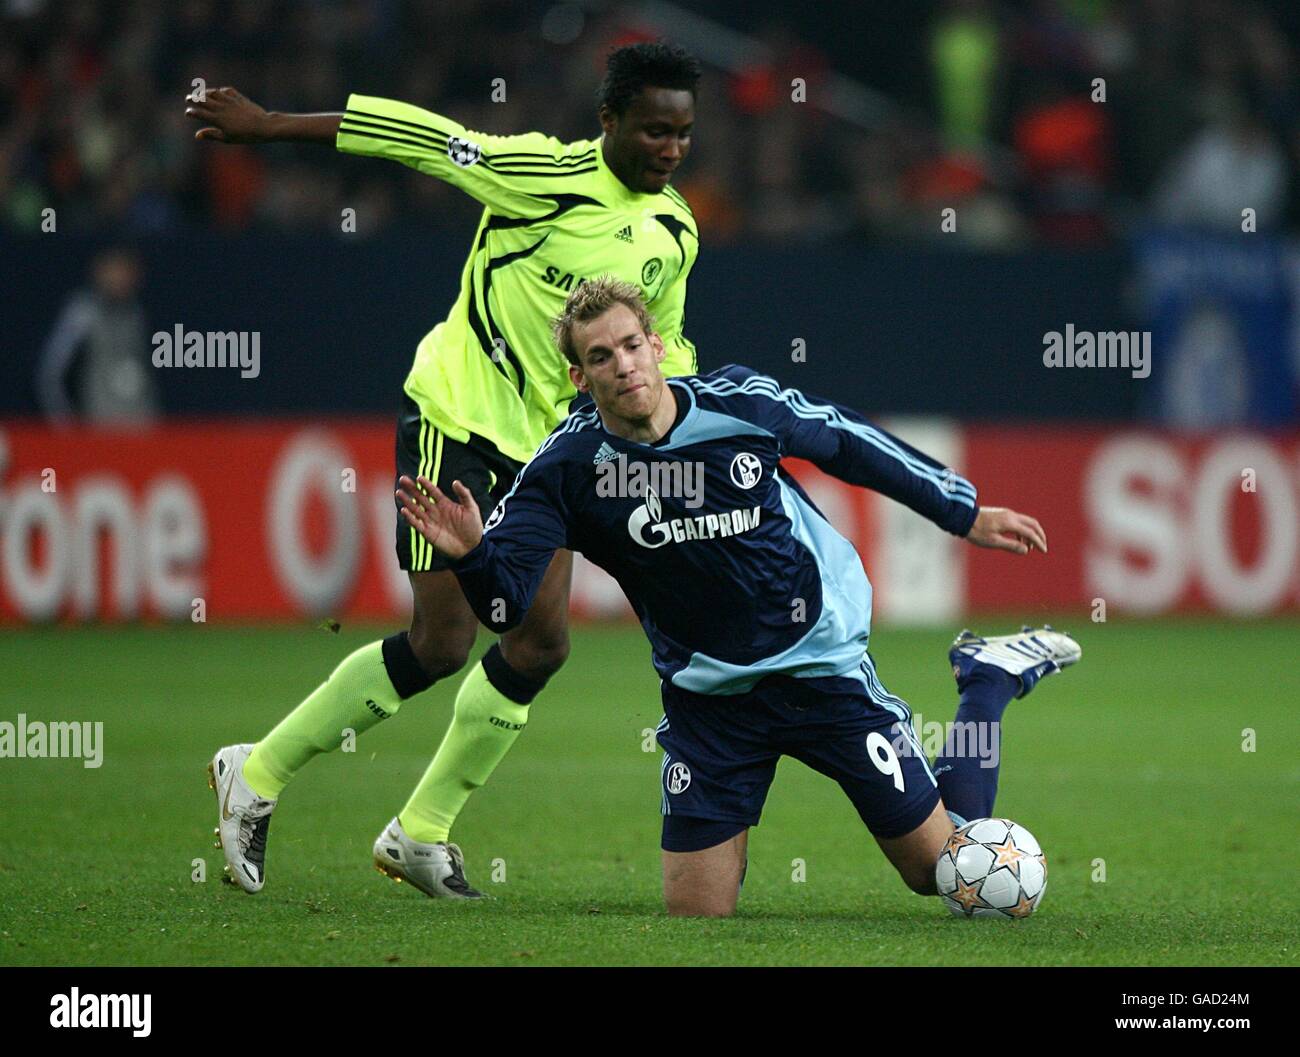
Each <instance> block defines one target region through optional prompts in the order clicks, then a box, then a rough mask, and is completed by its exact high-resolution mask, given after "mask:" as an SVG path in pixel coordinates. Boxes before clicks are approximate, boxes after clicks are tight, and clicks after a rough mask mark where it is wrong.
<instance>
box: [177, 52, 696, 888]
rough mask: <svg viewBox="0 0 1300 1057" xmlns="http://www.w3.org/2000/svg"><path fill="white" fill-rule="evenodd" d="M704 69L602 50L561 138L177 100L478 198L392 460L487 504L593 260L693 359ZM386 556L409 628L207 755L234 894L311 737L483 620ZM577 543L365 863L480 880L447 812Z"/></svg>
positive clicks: (311, 747) (422, 683)
mask: <svg viewBox="0 0 1300 1057" xmlns="http://www.w3.org/2000/svg"><path fill="white" fill-rule="evenodd" d="M698 81H699V66H698V64H697V63H696V61H695V60H694V59H693V58H692V57H691V56H689V55H687V54H686V53H685V52H683V51H681V50H680V49H677V48H672V47H669V46H667V45H665V44H662V43H654V44H635V45H631V46H629V47H624V48H620V49H618V50H617V51H614V52H612V53H611V54H610V56H609V59H608V62H607V70H606V76H605V80H604V82H603V84H602V86H601V90H600V97H599V98H600V105H599V111H598V113H599V118H600V124H601V129H602V132H603V135H602V136H601V137H600V138H599V139H594V140H579V141H576V142H572V143H562V142H560V141H559V140H557V139H555V138H553V137H550V136H546V135H543V134H541V133H537V132H530V133H525V134H523V135H514V136H494V135H486V134H484V133H480V132H472V131H470V130H468V129H466V128H464V127H462V126H461V125H459V124H457V123H456V122H455V121H453V120H451V119H449V118H447V117H444V116H442V115H440V114H435V113H431V112H429V111H428V110H423V109H421V108H420V107H417V106H412V105H410V104H408V103H402V102H395V101H393V100H388V99H379V98H374V97H370V96H363V95H352V96H350V97H349V99H348V104H347V110H346V111H345V112H344V113H341V114H337V113H335V114H279V113H273V112H270V113H269V112H267V111H265V110H263V109H262V108H261V107H260V106H258V105H257V104H256V103H253V102H252V101H250V100H248V99H246V98H245V97H244V96H242V95H240V93H239V92H237V91H235V90H234V89H233V88H218V89H216V90H213V91H209V92H207V93H206V97H205V98H203V99H201V100H200V99H196V98H190V99H188V100H187V102H188V106H187V109H186V113H187V114H188V115H189V116H191V117H193V118H195V119H196V120H198V121H200V122H202V123H203V125H204V127H203V128H201V129H199V130H198V132H197V133H196V138H197V139H200V140H213V141H216V142H221V143H271V142H282V141H298V142H316V143H329V144H333V145H335V146H336V147H337V149H338V150H340V151H344V152H346V153H349V154H364V155H369V156H372V157H380V158H390V159H392V160H394V161H399V162H402V163H403V164H405V165H409V166H411V167H412V168H414V169H417V170H419V171H420V172H423V173H426V174H428V175H430V176H434V177H437V178H439V179H442V180H446V181H447V182H448V183H450V184H452V185H454V186H455V187H458V188H460V189H461V190H463V191H465V192H466V193H467V194H470V195H472V196H473V197H474V198H476V199H478V200H479V201H480V202H482V203H483V206H484V209H483V216H482V219H481V220H480V221H479V226H478V231H477V232H476V233H475V236H474V241H473V245H472V248H471V251H470V255H469V259H468V260H467V261H466V262H465V269H464V272H463V273H462V275H461V287H460V295H459V296H458V297H457V298H456V303H455V304H454V305H453V306H452V309H451V312H450V314H449V315H448V316H447V318H446V319H445V320H443V321H442V322H441V323H439V324H438V325H437V326H436V327H434V328H433V330H431V331H430V332H429V333H428V334H427V335H425V337H424V339H423V340H422V341H421V342H420V344H419V346H418V348H417V349H416V354H415V363H414V364H413V366H412V367H411V371H410V374H409V375H408V376H407V379H406V383H405V385H404V387H403V388H404V395H403V409H402V413H401V415H400V417H399V421H398V429H397V475H398V476H399V477H400V476H403V475H405V476H407V477H411V478H414V477H416V476H420V475H423V476H424V477H426V478H428V479H429V480H431V481H434V482H435V483H437V484H438V485H439V487H441V488H443V489H444V490H445V491H447V492H448V493H450V491H451V482H452V481H453V480H457V479H458V480H460V481H462V482H463V483H464V484H465V485H466V486H467V487H469V488H470V490H471V491H472V493H473V495H474V498H475V501H476V502H477V503H478V506H479V509H480V510H481V511H482V514H483V516H484V517H485V518H489V517H490V515H491V513H492V510H493V508H494V507H495V506H496V504H497V502H498V501H499V500H500V498H501V496H502V495H503V494H504V493H505V492H506V491H507V490H509V488H510V486H511V484H512V483H513V481H514V478H515V475H516V474H517V473H518V472H519V470H520V469H521V468H522V466H523V464H524V463H525V462H527V461H528V460H529V459H530V458H531V457H532V454H533V452H534V451H535V450H536V449H537V447H538V445H539V444H540V443H541V442H542V440H544V439H545V437H546V436H547V434H549V433H550V431H551V430H552V429H553V428H554V427H555V426H556V425H557V424H558V423H559V421H560V420H561V419H563V418H564V417H565V416H566V415H567V413H568V407H569V403H570V401H571V400H572V399H573V397H574V396H575V390H574V388H573V384H572V382H571V381H570V379H569V373H568V364H567V363H566V361H565V359H564V357H563V356H561V355H560V354H559V352H558V351H557V350H556V348H555V346H554V344H553V342H552V340H551V332H550V321H551V319H552V318H554V317H555V316H557V315H559V313H560V312H561V311H562V309H563V307H564V302H565V298H566V297H567V296H568V294H569V293H570V292H571V291H572V290H573V289H574V288H575V286H577V285H578V284H580V283H581V282H583V281H584V279H586V278H590V277H595V276H597V275H603V274H610V275H614V276H617V277H618V278H621V279H625V280H627V281H629V282H633V283H635V284H637V286H639V287H640V288H641V290H642V291H644V294H645V298H646V302H647V305H648V307H649V309H650V311H651V312H652V313H653V314H654V317H655V320H656V323H657V330H658V331H659V333H660V334H661V335H662V337H663V340H664V343H665V345H666V347H667V350H668V351H667V359H666V360H665V363H664V371H665V373H666V374H693V373H695V371H696V369H697V364H696V362H695V349H694V347H693V346H692V345H691V343H690V342H689V341H687V340H686V339H685V337H683V336H682V323H683V318H684V313H685V304H686V281H687V277H688V276H689V274H690V271H691V266H692V265H693V264H694V263H695V257H696V254H697V252H698V248H699V236H698V233H697V229H696V225H695V220H694V218H693V217H692V215H691V211H690V207H689V206H688V205H687V204H686V201H685V199H683V198H682V196H681V195H680V194H678V193H677V191H676V190H674V189H673V188H672V187H671V186H669V182H670V180H671V179H672V176H673V173H674V171H675V170H676V168H677V166H678V165H679V164H681V162H682V161H683V160H684V159H685V157H686V154H687V153H688V151H689V150H690V144H691V133H692V128H693V124H694V120H695V113H694V111H695V93H696V87H697V84H698ZM396 520H397V554H398V559H399V561H400V563H401V566H402V568H403V569H405V570H407V572H408V574H409V576H410V581H411V590H412V594H413V596H414V611H413V615H412V620H411V626H410V629H409V630H408V631H402V632H400V633H398V634H396V635H392V636H389V637H388V638H386V639H383V640H382V641H377V642H372V643H370V644H369V645H368V646H363V647H362V648H361V649H359V650H357V651H356V652H355V653H353V654H351V655H350V656H348V657H347V658H345V659H344V660H343V662H342V663H341V664H340V665H339V666H338V667H337V668H336V669H335V670H334V672H333V674H332V675H331V676H330V677H329V678H328V679H327V680H326V681H325V682H324V683H322V684H321V685H320V686H319V687H318V688H317V689H316V690H315V691H314V692H313V693H312V694H311V695H310V696H309V697H307V699H306V700H304V701H303V702H302V703H301V704H300V705H299V706H298V707H297V708H296V709H294V711H293V712H291V713H290V714H289V715H288V716H286V717H285V718H284V719H283V720H282V721H281V722H280V723H279V725H278V726H276V727H275V729H273V730H272V731H271V732H270V733H269V734H267V735H266V736H265V737H264V738H263V739H262V740H261V741H260V742H258V743H256V744H255V745H252V744H245V745H230V746H227V747H225V748H223V749H221V750H220V751H219V752H218V753H217V754H216V756H215V757H214V758H213V760H212V763H211V765H210V782H211V784H212V785H213V787H214V788H215V789H216V792H217V800H218V804H219V807H220V811H219V821H218V834H219V836H220V838H221V844H222V848H223V850H224V851H225V856H226V862H227V869H228V872H229V873H230V875H231V876H232V877H233V879H234V880H235V881H236V882H237V883H238V884H239V885H240V886H241V887H242V888H243V889H244V890H245V891H247V892H257V891H259V890H260V889H261V887H262V885H263V883H264V881H265V854H266V838H267V830H268V825H269V821H270V816H271V811H272V810H273V809H274V807H275V804H276V800H277V798H278V797H279V796H280V793H281V790H283V788H284V787H285V785H287V784H288V782H289V781H290V779H292V778H293V776H294V775H295V774H296V773H297V772H298V771H299V770H300V769H301V768H302V767H303V766H304V765H305V764H306V763H307V761H308V760H310V759H311V758H312V757H313V756H315V755H317V754H319V753H322V752H329V751H331V750H333V749H335V748H337V747H338V746H339V745H340V744H341V742H342V739H343V732H344V730H345V729H351V730H354V731H356V732H358V733H360V732H362V731H364V730H366V729H368V728H370V727H372V726H374V725H375V724H376V723H378V722H379V721H380V720H382V719H387V718H389V717H390V716H392V715H393V714H394V713H396V712H397V711H398V709H399V708H400V707H401V705H402V703H403V702H404V701H405V700H407V699H408V698H411V697H414V696H415V695H417V694H419V693H421V692H423V691H424V690H426V689H428V688H429V687H430V686H432V685H433V683H435V682H436V681H437V680H439V679H441V678H444V677H446V676H448V675H451V674H453V673H455V672H457V671H459V670H460V669H461V668H462V667H464V665H465V663H466V661H467V660H468V657H469V651H470V648H471V647H472V645H473V643H474V639H475V634H476V632H477V627H478V622H477V620H476V618H475V616H474V613H473V611H472V610H471V609H470V607H469V605H468V603H467V602H466V601H465V598H464V596H463V594H462V593H461V590H460V586H459V584H458V583H457V581H456V577H455V575H454V574H453V573H452V572H450V571H449V570H448V567H447V563H446V562H445V560H444V559H443V558H442V557H441V556H440V555H438V554H437V552H435V551H434V549H433V548H432V547H431V546H429V544H428V543H427V541H425V540H424V539H423V538H422V537H421V536H420V535H419V533H417V532H416V531H415V530H414V529H413V528H411V527H410V526H409V525H407V524H405V523H404V522H403V521H402V520H401V519H400V518H397V519H396ZM571 574H572V555H571V554H570V553H569V552H564V551H562V552H559V553H557V554H556V556H555V559H554V560H553V562H552V563H551V565H550V568H549V569H548V571H547V573H546V575H545V578H544V581H543V583H542V586H541V588H540V590H539V591H538V594H537V599H536V601H535V602H534V603H533V606H532V608H531V609H530V610H529V613H528V618H527V619H526V620H525V621H524V622H523V623H522V624H521V625H520V626H519V627H517V628H515V629H513V630H511V631H509V632H507V633H506V634H504V635H503V636H501V638H500V640H499V641H498V642H497V643H496V644H494V645H493V646H492V647H491V648H490V649H489V650H488V651H487V653H486V654H485V655H484V656H483V658H482V660H481V661H480V662H479V663H478V664H476V665H475V666H474V668H473V669H472V670H471V671H470V672H469V674H468V675H467V676H466V678H465V680H464V682H463V683H462V684H461V687H460V690H459V692H458V694H457V697H456V704H455V709H454V713H453V717H452V722H451V725H450V727H449V728H448V730H447V733H446V735H445V737H444V739H443V742H442V745H441V746H440V747H439V749H438V752H437V754H436V755H435V757H434V759H433V761H432V763H431V764H430V765H429V769H428V771H427V772H426V773H425V775H424V777H423V778H422V779H421V781H420V783H419V785H418V786H417V787H416V789H415V791H414V792H413V793H412V794H411V797H410V799H409V801H408V802H407V804H406V806H405V807H404V808H403V809H402V810H401V811H400V812H399V814H398V816H397V817H396V818H394V819H393V820H392V821H391V822H390V823H389V824H388V826H387V827H385V829H384V831H383V833H382V834H381V835H380V836H379V838H378V840H376V842H375V846H374V857H375V864H376V866H378V867H379V868H380V869H381V870H382V871H383V872H385V873H387V874H388V875H389V876H391V877H394V878H397V879H399V880H405V881H407V882H409V883H411V884H413V885H414V886H415V887H417V888H419V889H420V890H421V891H423V892H425V893H427V894H428V895H431V896H447V897H451V898H476V897H478V896H479V894H480V893H478V892H476V891H475V890H474V889H473V888H471V887H470V885H469V883H468V882H467V881H466V879H465V875H464V859H463V856H462V855H461V852H460V849H459V848H457V847H456V845H454V844H452V843H450V842H449V839H448V838H449V835H450V830H451V826H452V823H453V822H454V821H455V819H456V816H457V814H458V813H459V811H460V810H461V808H462V807H463V806H464V804H465V802H466V800H467V799H468V797H469V794H470V793H471V792H472V791H473V790H474V789H476V788H478V787H480V786H481V785H483V784H484V783H485V782H486V781H487V779H488V777H489V776H490V775H491V773H492V771H493V770H494V769H495V767H496V766H497V764H498V763H499V762H500V761H501V759H502V758H503V757H504V756H505V754H506V752H507V751H508V750H509V748H510V746H511V744H512V743H513V742H514V740H515V738H516V737H517V736H518V734H519V731H520V730H522V729H523V727H524V725H525V723H526V722H527V716H528V706H529V703H530V702H531V701H532V699H533V698H534V696H535V695H536V694H537V693H538V692H539V691H540V690H541V689H542V687H543V686H544V685H545V684H546V681H547V679H549V678H550V677H551V676H552V675H554V674H555V672H556V671H558V670H559V668H560V666H561V665H563V663H564V661H565V658H566V656H567V654H568V648H569V646H568V603H569V583H570V578H571Z"/></svg>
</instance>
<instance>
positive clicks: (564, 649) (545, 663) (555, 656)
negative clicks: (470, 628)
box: [501, 629, 569, 683]
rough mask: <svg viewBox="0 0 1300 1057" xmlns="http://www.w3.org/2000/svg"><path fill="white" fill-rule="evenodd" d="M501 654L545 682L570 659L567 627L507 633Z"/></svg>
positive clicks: (515, 666) (525, 672) (523, 671)
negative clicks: (555, 629)
mask: <svg viewBox="0 0 1300 1057" xmlns="http://www.w3.org/2000/svg"><path fill="white" fill-rule="evenodd" d="M501 656H502V657H504V658H505V660H506V663H507V664H509V665H510V667H511V668H513V669H514V670H515V671H517V672H519V673H520V674H521V675H525V676H527V677H528V678H529V679H532V680H533V681H534V682H539V683H544V682H546V680H548V679H549V678H550V677H551V676H553V675H554V674H555V673H556V672H558V671H559V670H560V669H561V668H563V667H564V662H565V661H567V660H568V659H569V634H568V631H567V630H560V631H549V630H548V631H543V632H536V631H534V632H531V633H528V632H525V631H524V630H523V629H520V632H519V633H517V634H516V633H511V634H508V635H505V636H503V637H502V639H501Z"/></svg>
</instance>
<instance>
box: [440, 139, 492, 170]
mask: <svg viewBox="0 0 1300 1057" xmlns="http://www.w3.org/2000/svg"><path fill="white" fill-rule="evenodd" d="M447 157H448V158H450V159H451V160H452V161H453V162H454V163H455V164H457V165H459V166H460V167H461V168H462V169H468V168H469V167H470V166H471V165H474V164H475V163H477V162H478V160H479V159H480V158H481V157H483V148H482V147H480V146H479V145H478V144H477V143H475V142H473V141H472V140H468V139H461V138H460V137H459V136H452V137H450V138H449V139H448V140H447Z"/></svg>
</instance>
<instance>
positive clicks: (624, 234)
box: [614, 224, 632, 242]
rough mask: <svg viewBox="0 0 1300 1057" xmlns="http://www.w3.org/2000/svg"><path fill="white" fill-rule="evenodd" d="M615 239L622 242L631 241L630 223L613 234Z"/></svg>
mask: <svg viewBox="0 0 1300 1057" xmlns="http://www.w3.org/2000/svg"><path fill="white" fill-rule="evenodd" d="M614 238H616V239H622V240H623V241H624V242H631V241H632V225H631V224H628V225H627V226H626V227H625V228H623V230H622V231H620V232H619V233H618V234H617V235H615V236H614Z"/></svg>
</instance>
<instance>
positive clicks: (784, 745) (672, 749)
mask: <svg viewBox="0 0 1300 1057" xmlns="http://www.w3.org/2000/svg"><path fill="white" fill-rule="evenodd" d="M663 702H664V718H663V720H662V721H661V722H660V724H659V728H658V731H657V736H658V739H659V745H660V747H661V748H662V749H663V753H664V758H663V763H662V767H661V770H660V788H661V792H662V803H661V810H662V812H663V816H664V827H663V841H662V846H663V848H664V850H665V851H700V850H701V849H703V848H710V847H713V846H714V845H716V844H720V843H722V842H723V841H725V840H729V839H731V838H732V837H734V836H735V835H736V834H737V833H739V832H740V831H741V830H743V829H746V828H747V827H749V826H756V825H758V820H759V816H760V815H761V814H762V811H763V803H764V801H765V800H766V799H767V791H768V788H769V787H770V786H771V784H772V778H773V777H774V776H775V774H776V764H777V760H779V759H780V758H781V757H782V756H792V757H794V759H796V760H799V761H801V762H803V763H805V764H807V765H808V766H809V767H811V768H812V769H813V770H815V771H820V772H821V773H822V774H824V775H826V776H827V777H828V778H832V779H834V780H835V781H836V782H838V783H839V784H840V788H842V789H843V790H844V792H845V793H846V794H847V795H848V798H849V799H850V800H851V801H852V802H853V806H854V807H855V808H857V811H858V815H859V816H861V818H862V821H863V822H864V823H865V824H866V826H867V829H869V830H870V831H871V833H872V834H873V835H874V836H876V837H883V838H886V839H888V838H890V837H901V836H903V835H904V834H907V833H910V832H912V830H914V829H916V827H917V826H919V825H920V824H921V823H922V822H924V821H925V820H926V819H927V818H929V817H930V814H931V813H932V812H933V811H934V808H935V805H936V804H938V802H939V788H938V783H937V782H936V781H935V777H934V774H933V772H932V771H931V770H930V765H929V763H928V762H927V761H926V759H925V754H924V753H923V752H921V751H920V747H919V745H916V743H915V735H914V734H912V733H911V725H912V714H911V711H910V709H908V707H907V705H906V704H905V703H904V702H903V701H902V700H901V699H900V698H897V697H894V696H893V695H892V694H890V693H888V692H887V691H886V690H885V689H884V687H883V686H881V685H880V682H879V679H878V678H877V677H876V675H875V672H874V670H871V671H865V670H864V675H863V679H862V681H859V680H856V679H847V678H829V679H794V678H791V677H789V676H783V675H773V676H768V677H767V678H765V679H763V680H762V681H761V682H759V683H758V684H757V685H756V686H755V687H754V688H753V689H752V690H751V691H749V693H746V694H736V695H727V696H722V695H704V694H694V693H691V692H689V691H686V690H681V689H679V688H678V687H676V686H673V685H672V684H671V683H667V682H665V683H664V684H663ZM904 739H906V740H904ZM909 745H910V746H911V748H910V749H909ZM900 749H901V750H902V751H899V750H900Z"/></svg>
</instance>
